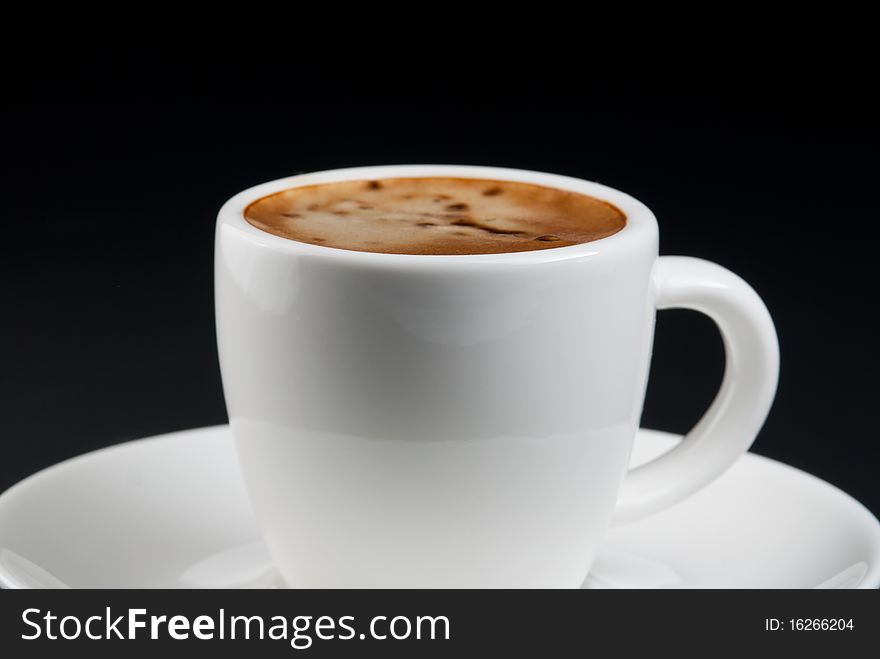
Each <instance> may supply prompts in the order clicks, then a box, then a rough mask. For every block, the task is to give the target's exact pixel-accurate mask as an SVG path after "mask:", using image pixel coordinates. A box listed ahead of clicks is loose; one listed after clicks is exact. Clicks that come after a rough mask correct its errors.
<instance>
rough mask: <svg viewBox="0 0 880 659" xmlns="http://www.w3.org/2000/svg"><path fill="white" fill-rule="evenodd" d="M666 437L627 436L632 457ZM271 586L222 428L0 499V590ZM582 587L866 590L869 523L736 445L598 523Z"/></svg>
mask: <svg viewBox="0 0 880 659" xmlns="http://www.w3.org/2000/svg"><path fill="white" fill-rule="evenodd" d="M675 440H676V436H674V435H668V434H666V433H660V432H656V431H652V430H642V431H640V432H639V436H638V439H637V441H636V445H635V449H634V455H633V463H634V464H638V463H641V462H644V461H646V460H648V459H649V458H650V457H653V456H654V455H657V454H659V453H661V452H663V451H664V450H666V449H668V448H669V447H670V446H672V445H673V444H674V443H675ZM278 585H280V584H279V579H278V575H277V572H276V571H275V568H274V567H273V565H272V563H271V561H270V559H269V557H268V554H267V552H266V549H265V547H264V545H263V543H262V541H261V540H260V535H259V532H258V531H257V527H256V524H255V522H254V519H253V517H252V514H251V511H250V508H249V506H248V501H247V498H246V496H245V491H244V486H243V484H242V481H241V478H240V476H239V473H238V466H237V464H236V458H235V453H234V449H233V446H232V441H231V435H230V433H229V429H228V427H226V426H217V427H213V428H202V429H197V430H188V431H184V432H178V433H173V434H170V435H162V436H159V437H154V438H149V439H143V440H138V441H134V442H128V443H126V444H121V445H118V446H113V447H110V448H106V449H103V450H100V451H95V452H93V453H88V454H86V455H83V456H80V457H77V458H74V459H72V460H68V461H66V462H62V463H61V464H58V465H55V466H54V467H50V468H49V469H46V470H44V471H41V472H40V473H38V474H35V475H34V476H31V477H30V478H27V479H26V480H24V481H22V482H21V483H19V484H18V485H16V486H14V487H13V488H11V489H9V490H7V491H6V492H5V493H4V494H3V495H2V496H0V586H3V587H6V588H63V587H72V588H195V587H198V588H241V587H249V588H262V587H267V588H268V587H276V586H278ZM585 586H586V587H589V588H877V587H878V586H880V524H878V522H877V519H876V518H875V517H874V516H873V515H872V514H871V513H870V512H868V510H866V509H865V508H864V507H863V506H862V505H861V504H859V503H858V502H857V501H855V500H854V499H852V498H851V497H849V496H848V495H846V494H844V493H843V492H841V491H840V490H838V489H836V488H834V487H832V486H831V485H828V484H827V483H825V482H823V481H821V480H819V479H817V478H815V477H813V476H810V475H808V474H805V473H803V472H801V471H798V470H796V469H793V468H791V467H787V466H785V465H782V464H780V463H778V462H774V461H772V460H769V459H767V458H762V457H760V456H756V455H752V454H748V455H746V456H745V457H743V458H741V459H740V460H739V462H737V463H736V464H735V465H734V466H733V467H732V468H731V469H730V470H729V471H728V472H727V473H726V474H724V476H722V477H721V478H720V479H719V480H718V481H716V482H714V483H713V484H711V485H710V486H709V487H707V488H706V489H704V490H703V491H701V492H700V493H698V494H697V495H695V496H693V497H691V498H690V499H688V500H686V501H684V502H683V503H680V504H678V505H676V506H674V507H672V508H670V509H668V510H666V511H664V512H662V513H660V514H658V515H655V516H653V517H651V518H649V519H647V520H643V521H640V522H637V523H634V524H630V525H628V526H624V527H620V528H615V529H612V530H611V531H610V532H609V533H608V536H607V538H606V542H605V544H604V546H603V549H602V551H601V552H600V553H599V556H598V558H597V559H596V563H595V565H594V568H593V571H592V572H591V573H590V576H589V577H588V578H587V580H586V583H585Z"/></svg>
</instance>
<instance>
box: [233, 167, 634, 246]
mask: <svg viewBox="0 0 880 659" xmlns="http://www.w3.org/2000/svg"><path fill="white" fill-rule="evenodd" d="M244 216H245V219H246V220H247V221H248V222H249V223H250V224H252V225H253V226H255V227H257V228H258V229H262V230H263V231H266V232H268V233H271V234H274V235H276V236H281V237H282V238H288V239H290V240H296V241H299V242H304V243H311V244H314V245H322V246H325V247H335V248H338V249H348V250H355V251H360V252H380V253H385V254H498V253H503V252H526V251H531V250H540V249H549V248H553V247H566V246H569V245H577V244H580V243H586V242H590V241H593V240H598V239H600V238H605V237H607V236H610V235H612V234H614V233H617V232H618V231H620V230H621V229H622V228H623V226H624V224H625V223H626V218H625V216H624V214H623V213H622V212H621V211H620V210H618V209H617V208H615V207H614V206H612V205H611V204H609V203H607V202H605V201H602V200H600V199H596V198H594V197H590V196H587V195H583V194H578V193H576V192H570V191H567V190H561V189H557V188H548V187H544V186H540V185H534V184H531V183H518V182H512V181H491V180H482V179H464V178H392V179H380V180H373V181H363V180H361V181H342V182H338V183H324V184H320V185H310V186H302V187H297V188H291V189H288V190H283V191H281V192H277V193H275V194H272V195H269V196H267V197H263V198H262V199H258V200H257V201H255V202H253V203H251V204H250V205H249V206H248V207H247V208H246V209H245V211H244Z"/></svg>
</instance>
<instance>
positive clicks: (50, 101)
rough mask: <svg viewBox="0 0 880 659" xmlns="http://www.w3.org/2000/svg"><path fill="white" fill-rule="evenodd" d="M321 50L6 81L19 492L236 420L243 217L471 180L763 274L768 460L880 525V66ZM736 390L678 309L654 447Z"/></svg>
mask: <svg viewBox="0 0 880 659" xmlns="http://www.w3.org/2000/svg"><path fill="white" fill-rule="evenodd" d="M303 31H304V30H303V29H301V28H300V29H298V30H295V31H293V30H292V31H291V32H290V33H289V34H288V35H287V36H286V37H283V38H279V39H275V40H272V41H265V40H260V39H243V38H241V37H239V38H237V39H231V38H229V37H228V36H224V35H219V34H212V35H208V36H209V38H206V39H204V40H202V41H200V43H198V44H197V45H192V44H191V45H189V46H181V45H179V44H177V43H175V41H174V40H173V39H171V38H169V37H166V35H161V34H157V35H155V38H154V39H152V40H151V41H150V42H149V43H147V44H143V43H141V44H139V45H134V44H128V45H125V44H122V43H117V44H114V45H109V44H106V45H104V44H102V43H100V42H98V43H90V44H89V45H83V44H82V43H65V44H64V47H63V48H62V47H60V46H58V47H53V44H52V43H51V42H50V43H46V42H43V43H42V44H41V47H40V48H37V49H31V50H28V51H22V52H18V53H16V57H7V58H5V59H4V62H5V63H4V64H3V69H4V86H3V90H2V91H0V97H2V101H3V102H2V110H0V112H2V114H0V122H2V135H3V143H2V152H3V153H2V168H3V171H2V179H0V180H2V181H3V189H4V194H3V201H2V204H0V212H2V233H3V238H2V247H0V257H2V263H0V268H2V270H0V274H2V282H3V286H2V288H3V312H2V319H3V322H2V325H0V327H2V329H0V332H2V335H0V336H2V340H0V364H2V373H3V375H2V382H0V386H2V390H0V410H2V417H0V418H2V424H3V426H2V431H0V437H2V442H3V454H2V455H3V457H2V459H0V490H2V489H4V488H5V487H8V486H10V485H12V484H13V483H14V482H15V481H17V480H19V479H21V478H23V477H25V476H26V475H28V474H30V473H32V472H34V471H35V470H38V469H40V468H42V467H46V466H48V465H50V464H52V463H54V462H57V461H58V460H61V459H64V458H67V457H71V456H74V455H77V454H79V453H82V452H84V451H87V450H90V449H95V448H98V447H102V446H107V445H110V444H113V443H117V442H121V441H124V440H127V439H131V438H135V437H141V436H147V435H151V434H155V433H161V432H166V431H172V430H177V429H182V428H189V427H194V426H201V425H207V424H216V423H222V422H224V421H225V419H226V417H225V411H224V405H223V398H222V390H221V386H220V378H219V371H218V367H217V355H216V350H215V346H214V327H213V309H212V305H213V300H212V257H213V254H212V249H213V229H214V219H215V214H216V211H217V209H218V208H219V206H220V205H221V204H222V202H223V201H224V200H225V199H227V198H228V197H230V196H231V195H233V194H234V193H236V192H237V191H239V190H241V189H243V188H246V187H248V186H251V185H254V184H256V183H260V182H263V181H267V180H270V179H274V178H279V177H282V176H287V175H290V174H293V173H296V172H302V171H311V170H320V169H327V168H336V167H344V166H351V165H363V164H383V163H464V164H484V165H501V166H512V167H521V168H527V169H536V170H546V171H550V172H557V173H563V174H567V175H571V176H577V177H583V178H587V179H591V180H597V181H600V182H602V183H605V184H608V185H611V186H613V187H616V188H620V189H622V190H624V191H626V192H629V193H630V194H632V195H634V196H635V197H637V198H639V199H641V200H642V201H644V202H645V203H646V204H647V205H648V206H650V207H651V208H652V209H653V210H654V212H655V213H656V215H657V217H658V219H659V221H660V226H661V253H662V254H685V255H691V256H699V257H703V258H707V259H711V260H713V261H717V262H718V263H720V264H722V265H724V266H726V267H728V268H730V269H732V270H733V271H735V272H737V273H738V274H740V275H742V276H743V277H744V278H745V279H746V280H747V281H748V282H750V283H751V284H752V285H753V286H754V287H755V288H756V289H757V290H758V292H759V293H760V294H761V295H762V296H763V298H764V300H765V301H766V303H767V306H768V307H769V308H770V310H771V313H772V314H773V317H774V319H775V321H776V324H777V330H778V333H779V339H780V344H781V354H782V370H781V379H780V384H779V393H778V396H777V399H776V403H775V405H774V407H773V410H772V412H771V414H770V417H769V419H768V421H767V424H766V426H765V428H764V430H763V431H762V432H761V435H760V436H759V438H758V440H757V442H756V443H755V446H754V448H753V450H754V451H756V452H757V453H761V454H764V455H768V456H771V457H773V458H776V459H779V460H782V461H784V462H787V463H789V464H792V465H795V466H797V467H799V468H801V469H804V470H806V471H808V472H811V473H813V474H816V475H818V476H819V477H821V478H823V479H826V480H828V481H830V482H831V483H834V484H835V485H838V486H839V487H841V488H843V489H844V490H846V491H847V492H849V493H851V494H853V495H854V496H855V497H856V498H858V499H860V500H861V501H863V502H864V503H865V504H866V505H867V506H868V507H869V508H871V509H872V510H873V512H874V513H875V514H877V513H880V488H878V487H877V485H876V473H877V464H878V463H880V460H878V459H880V441H878V437H877V432H876V429H875V426H874V425H873V422H874V419H875V418H876V406H877V404H878V402H877V399H878V397H877V393H878V386H877V381H878V373H877V368H878V365H880V364H878V360H877V356H878V351H877V348H876V345H877V337H876V334H877V326H878V307H877V301H878V300H877V282H878V276H877V268H878V264H877V244H876V242H875V240H874V235H873V229H874V226H875V225H876V223H877V221H878V216H880V214H878V206H880V204H878V198H877V192H876V183H875V179H876V174H877V156H878V152H877V146H878V144H877V130H876V122H877V117H878V114H880V113H878V110H880V108H878V104H877V103H876V98H875V97H876V92H877V77H876V73H875V71H874V70H873V69H872V68H871V67H869V66H868V65H867V63H866V59H865V57H864V56H863V54H861V53H852V52H851V53H840V54H838V55H837V56H836V57H835V58H834V59H831V60H829V59H827V58H825V57H824V56H823V57H819V56H818V55H816V54H812V53H805V52H793V51H788V52H785V54H784V55H783V54H780V53H777V54H775V55H773V56H770V55H764V56H761V57H733V56H728V57H719V56H707V55H692V56H678V57H667V56H658V55H657V54H656V53H651V52H647V53H641V54H638V55H634V54H633V55H626V56H620V55H617V54H613V53H609V52H607V51H606V52H605V53H602V52H596V51H595V50H589V49H587V48H581V47H578V46H573V45H569V46H564V47H563V46H557V45H554V44H553V43H550V42H548V43H537V42H534V41H532V40H528V41H525V40H520V39H512V40H510V41H507V42H503V43H499V44H492V45H491V46H490V45H488V44H485V43H482V44H481V45H479V46H474V45H473V43H464V42H466V41H467V39H466V38H459V37H457V35H455V34H451V35H450V34H447V35H443V36H440V37H438V36H436V35H434V36H431V37H427V36H418V37H412V38H409V39H400V38H399V39H394V40H389V39H388V38H385V37H383V38H377V39H373V40H369V41H363V40H360V41H354V42H352V41H348V40H347V39H346V38H342V37H340V36H338V35H321V34H314V35H312V36H311V37H309V38H308V39H306V38H304V37H303V35H302V32H303ZM441 42H442V44H443V46H444V47H442V48H440V47H438V46H437V44H438V43H441ZM722 371H723V353H722V348H721V341H720V338H719V337H718V335H717V333H716V331H715V329H714V326H713V325H712V323H711V321H709V320H707V319H706V318H704V317H701V316H699V315H698V314H696V313H692V312H685V311H670V312H663V313H661V314H660V315H659V319H658V325H657V335H656V343H655V356H654V362H653V366H652V372H651V382H650V385H649V391H648V399H647V404H646V409H645V413H644V425H646V426H649V427H655V428H661V429H665V430H672V431H679V432H683V431H686V430H687V429H688V428H689V427H690V426H691V425H693V423H694V422H695V421H696V420H697V419H698V418H699V416H700V414H701V412H702V411H703V410H704V409H705V408H706V406H707V405H708V404H709V402H710V401H711V398H712V396H713V395H714V393H715V391H716V389H717V386H718V383H719V382H720V378H721V374H722Z"/></svg>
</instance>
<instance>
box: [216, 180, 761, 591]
mask: <svg viewBox="0 0 880 659" xmlns="http://www.w3.org/2000/svg"><path fill="white" fill-rule="evenodd" d="M432 176H443V177H461V178H472V179H490V180H508V181H524V182H529V183H535V184H539V185H544V186H549V187H555V188H561V189H564V190H571V191H574V192H579V193H583V194H587V195H591V196H593V197H597V198H600V199H604V200H606V201H608V202H610V203H611V204H613V205H615V206H616V207H617V208H619V209H620V210H622V211H623V212H624V213H625V214H626V218H627V221H626V226H625V227H624V228H623V229H622V230H621V231H620V232H618V233H616V234H614V235H612V236H609V237H607V238H602V239H601V240H596V241H594V242H589V243H585V244H580V245H574V246H570V247H560V248H554V249H546V250H538V251H531V252H518V253H508V254H476V255H463V256H462V255H456V256H437V255H401V254H381V253H366V252H357V251H350V250H343V249H334V248H328V247H322V246H318V245H311V244H305V243H300V242H296V241H292V240H287V239H284V238H280V237H278V236H275V235H271V234H268V233H265V232H263V231H261V230H259V229H257V228H255V227H254V226H252V225H250V224H248V223H247V222H246V221H245V220H244V217H243V211H244V209H245V207H246V206H247V205H248V204H249V203H251V202H253V201H255V200H256V199H259V198H260V197H263V196H265V195H268V194H271V193H273V192H277V191H279V190H283V189H287V188H291V187H295V186H301V185H312V184H317V183H328V182H333V181H343V180H368V179H381V178H394V177H432ZM215 256H216V264H215V269H216V311H217V338H218V344H219V352H220V364H221V369H222V374H223V386H224V390H225V396H226V403H227V407H228V411H229V417H230V423H231V425H232V429H233V433H234V436H235V442H236V446H237V449H238V454H239V458H240V462H241V467H242V470H243V473H244V476H245V482H246V484H247V488H248V492H249V495H250V498H251V501H252V503H253V507H254V509H255V512H256V514H257V518H258V520H259V523H260V525H261V528H262V530H263V532H264V534H265V538H266V541H267V543H268V546H269V549H270V551H271V553H272V556H273V558H274V560H275V561H276V563H277V565H278V567H279V569H280V571H281V574H282V575H283V577H284V579H285V581H286V583H287V584H288V585H289V586H291V587H578V586H579V585H580V584H581V583H582V582H583V580H584V578H585V576H586V575H587V573H588V571H589V569H590V565H591V563H592V560H593V556H594V553H595V551H596V548H597V545H598V543H599V542H600V541H601V540H602V536H603V534H604V532H605V530H606V528H607V527H608V525H609V523H611V522H612V518H614V521H616V522H626V521H628V520H633V519H636V518H639V517H642V516H644V515H648V514H650V513H653V512H655V511H658V510H660V509H662V508H665V507H667V506H670V505H672V504H674V503H676V502H678V501H680V500H681V499H683V498H685V497H686V496H688V495H689V494H692V493H693V492H695V491H697V490H699V489H700V488H701V487H703V486H704V485H706V484H707V483H709V482H710V481H711V480H713V479H714V478H716V477H717V476H718V475H719V474H721V473H722V472H723V471H724V470H725V469H727V468H728V467H729V466H730V465H731V464H732V463H733V462H734V461H735V460H736V459H737V457H738V456H739V455H740V454H742V453H743V452H744V451H745V450H746V449H748V447H749V446H750V445H751V443H752V441H753V440H754V438H755V435H756V434H757V432H758V430H759V429H760V427H761V425H762V424H763V422H764V419H765V417H766V415H767V412H768V410H769V408H770V405H771V402H772V400H773V396H774V393H775V390H776V383H777V378H778V371H779V348H778V344H777V340H776V333H775V330H774V327H773V323H772V321H771V319H770V315H769V313H768V312H767V309H766V307H765V306H764V304H763V303H762V302H761V300H760V298H759V297H758V296H757V294H756V293H755V292H754V291H753V290H752V289H751V288H750V287H749V286H748V284H746V283H745V282H744V281H743V280H742V279H740V278H739V277H737V276H736V275H734V274H732V273H731V272H729V271H728V270H725V269H724V268H722V267H720V266H718V265H715V264H713V263H709V262H707V261H702V260H699V259H693V258H685V257H665V256H664V257H658V254H657V223H656V220H655V218H654V215H653V214H652V213H651V211H650V210H649V209H648V208H647V207H646V206H644V205H643V204H642V203H640V202H639V201H637V200H636V199H633V198H632V197H630V196H628V195H626V194H624V193H622V192H619V191H617V190H614V189H611V188H608V187H606V186H603V185H599V184H597V183H591V182H588V181H583V180H579V179H574V178H568V177H564V176H557V175H553V174H545V173H538V172H530V171H522V170H514V169H498V168H488V167H465V166H461V167H459V166H445V165H443V166H441V165H415V166H388V167H364V168H354V169H341V170H335V171H326V172H318V173H314V174H305V175H302V176H294V177H291V178H286V179H281V180H277V181H273V182H271V183H266V184H263V185H258V186H256V187H254V188H251V189H249V190H245V191H244V192H241V193H240V194H238V195H236V196H235V197H233V198H232V199H230V200H229V201H228V202H227V203H226V204H225V205H224V206H223V207H222V209H221V210H220V213H219V217H218V221H217V235H216V255H215ZM671 307H677V308H689V309H696V310H698V311H701V312H703V313H705V314H707V315H708V316H710V317H711V318H712V319H713V320H715V322H716V323H717V324H718V327H719V328H720V330H721V334H722V336H723V339H724V346H725V350H726V355H727V366H726V369H725V375H724V380H723V382H722V385H721V389H720V391H719V393H718V395H717V397H716V398H715V401H714V402H713V403H712V405H711V407H710V408H709V410H708V411H707V412H706V414H705V415H704V416H703V418H702V420H701V421H700V422H699V423H698V424H697V425H696V427H695V428H694V429H693V430H692V431H691V432H690V433H688V435H687V436H686V437H685V439H684V440H683V441H682V442H681V444H680V445H678V446H677V447H676V448H674V449H673V450H672V451H670V452H669V453H667V454H666V455H663V456H661V457H659V458H657V459H656V460H654V461H653V462H650V463H649V464H647V465H644V466H642V467H639V468H637V469H635V470H633V471H631V472H629V473H627V463H628V460H629V455H630V450H631V448H632V444H633V439H634V436H635V433H636V430H637V427H638V423H639V417H640V414H641V411H642V404H643V400H644V395H645V387H646V381H647V374H648V366H649V362H650V358H651V345H652V339H653V330H654V317H655V310H656V309H665V308H671Z"/></svg>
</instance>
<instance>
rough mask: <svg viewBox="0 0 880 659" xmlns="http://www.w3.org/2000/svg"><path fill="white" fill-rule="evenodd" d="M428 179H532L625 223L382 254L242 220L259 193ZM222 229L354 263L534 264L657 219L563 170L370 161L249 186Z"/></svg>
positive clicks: (606, 246)
mask: <svg viewBox="0 0 880 659" xmlns="http://www.w3.org/2000/svg"><path fill="white" fill-rule="evenodd" d="M431 177H450V178H466V179H484V180H495V181H513V182H521V183H533V184H535V185H542V186H545V187H550V188H557V189H561V190H566V191H571V192H577V193H580V194H586V195H589V196H592V197H595V198H597V199H601V200H603V201H607V202H608V203H610V204H613V205H614V206H616V207H617V208H618V209H620V210H621V211H622V212H623V214H624V215H625V216H626V223H625V225H624V227H623V228H622V229H621V230H620V231H618V232H617V233H614V234H612V235H610V236H606V237H604V238H600V239H598V240H593V241H590V242H586V243H580V244H577V245H568V246H565V247H550V248H547V249H540V250H530V251H524V252H502V253H497V254H386V253H383V252H361V251H356V250H350V249H342V248H339V247H327V246H323V245H314V244H312V243H306V242H300V241H298V240H291V239H289V238H282V237H281V236H276V235H274V234H271V233H268V232H266V231H263V230H262V229H258V228H257V227H255V226H253V225H252V224H250V223H249V222H248V221H247V220H245V217H244V211H245V209H246V208H247V206H248V205H250V204H251V203H253V202H255V201H257V200H258V199H261V198H262V197H266V196H268V195H271V194H274V193H276V192H280V191H282V190H286V189H289V188H295V187H300V186H306V185H317V184H322V183H336V182H339V181H353V180H361V179H366V180H369V179H383V178H431ZM221 227H230V228H232V229H235V230H236V231H237V232H239V233H240V234H241V236H242V237H246V238H248V239H249V240H251V241H253V242H255V243H257V244H259V245H261V246H263V247H266V248H270V249H273V250H277V251H282V252H292V253H296V254H311V255H315V256H324V257H332V258H334V259H347V260H351V261H359V262H374V263H378V262H384V263H386V264H390V263H396V264H412V263H414V262H423V263H428V262H430V263H434V264H437V263H444V262H447V263H461V262H480V263H484V262H496V263H534V262H552V261H563V260H568V259H572V258H582V257H588V256H596V255H598V254H600V253H607V252H614V251H616V250H618V249H620V248H622V247H624V246H625V245H627V244H628V243H630V242H632V241H637V239H638V238H640V237H641V238H643V239H644V238H649V239H650V238H651V237H656V235H657V232H658V229H657V219H656V218H655V217H654V213H653V212H651V210H650V209H649V208H648V207H647V206H646V205H645V204H643V203H642V202H640V201H639V200H638V199H636V198H634V197H632V196H630V195H628V194H626V193H625V192H621V191H620V190H617V189H615V188H611V187H609V186H607V185H603V184H601V183H597V182H595V181H587V180H585V179H579V178H575V177H571V176H564V175H562V174H551V173H548V172H539V171H532V170H527V169H514V168H508V167H487V166H478V165H371V166H365V167H346V168H341V169H330V170H322V171H316V172H309V173H303V174H296V175H294V176H287V177H284V178H279V179H275V180H272V181H268V182H266V183H261V184H258V185H255V186H252V187H250V188H247V189H245V190H242V191H241V192H239V193H238V194H236V195H234V196H233V197H231V198H230V199H229V200H228V201H226V203H224V204H223V206H222V207H221V208H220V210H219V212H218V215H217V230H218V231H219V230H220V229H221Z"/></svg>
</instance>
